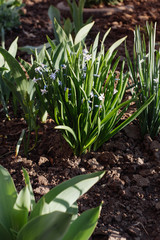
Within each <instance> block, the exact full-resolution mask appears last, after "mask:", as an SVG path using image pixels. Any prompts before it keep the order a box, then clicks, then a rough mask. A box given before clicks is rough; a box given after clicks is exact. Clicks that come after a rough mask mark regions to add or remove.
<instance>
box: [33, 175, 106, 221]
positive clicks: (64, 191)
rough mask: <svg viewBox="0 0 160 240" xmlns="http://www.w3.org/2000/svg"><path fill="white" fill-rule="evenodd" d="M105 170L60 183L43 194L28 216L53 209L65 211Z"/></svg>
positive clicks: (34, 215) (41, 213)
mask: <svg viewBox="0 0 160 240" xmlns="http://www.w3.org/2000/svg"><path fill="white" fill-rule="evenodd" d="M104 174H105V171H100V172H96V173H91V174H85V175H80V176H76V177H74V178H72V179H70V180H68V181H66V182H63V183H61V184H60V185H58V186H56V187H55V188H53V189H52V190H50V191H49V192H48V193H47V194H46V195H44V196H43V197H42V198H41V199H40V200H39V202H38V203H37V204H36V206H35V208H34V209H33V211H32V212H31V216H30V218H31V219H32V218H34V217H36V216H39V215H43V214H46V213H49V212H53V211H57V210H58V211H62V212H66V211H67V209H69V208H70V207H71V206H72V205H73V203H74V202H75V201H76V200H77V199H78V198H79V197H80V196H81V195H83V194H84V193H86V192H87V191H88V190H89V189H90V188H91V187H92V186H93V185H94V184H95V183H96V182H97V181H98V180H100V179H101V178H102V177H103V175H104Z"/></svg>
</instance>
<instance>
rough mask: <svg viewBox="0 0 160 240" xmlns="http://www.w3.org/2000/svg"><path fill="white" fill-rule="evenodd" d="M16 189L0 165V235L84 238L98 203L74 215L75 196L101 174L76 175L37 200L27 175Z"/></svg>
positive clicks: (13, 239)
mask: <svg viewBox="0 0 160 240" xmlns="http://www.w3.org/2000/svg"><path fill="white" fill-rule="evenodd" d="M23 174H24V179H25V187H24V188H23V189H22V190H21V191H20V192H19V193H17V191H16V188H15V185H14V182H13V180H12V178H11V176H10V174H9V173H8V171H7V170H6V169H5V168H4V167H2V166H1V165H0V213H1V214H0V236H1V239H7V240H28V239H29V240H35V239H39V240H42V239H47V240H50V239H54V240H70V239H72V240H87V239H89V237H90V236H91V234H92V232H93V231H94V228H95V226H96V223H97V221H98V218H99V215H100V211H101V205H100V206H99V207H96V208H93V209H89V210H87V211H85V212H83V213H82V214H81V215H80V216H78V215H77V214H78V206H77V203H76V200H77V199H78V198H79V197H80V196H81V195H83V194H84V193H85V192H87V191H88V190H89V189H90V188H91V187H92V186H93V185H94V184H95V183H96V182H97V181H98V180H100V179H101V178H102V177H103V175H104V174H105V172H104V171H101V172H97V173H92V174H87V175H80V176H76V177H74V178H72V179H70V180H68V181H66V182H63V183H61V184H59V185H58V186H56V187H55V188H53V189H51V190H50V191H49V192H48V193H47V194H46V195H44V196H43V197H42V198H41V199H40V200H39V201H38V202H37V203H36V202H35V197H34V194H33V189H32V186H31V183H30V179H29V175H28V173H27V171H26V170H25V169H23Z"/></svg>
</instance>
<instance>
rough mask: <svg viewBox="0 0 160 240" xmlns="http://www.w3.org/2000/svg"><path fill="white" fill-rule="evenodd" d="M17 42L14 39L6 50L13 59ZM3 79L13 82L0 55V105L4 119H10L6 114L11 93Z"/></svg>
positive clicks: (14, 105)
mask: <svg viewBox="0 0 160 240" xmlns="http://www.w3.org/2000/svg"><path fill="white" fill-rule="evenodd" d="M17 41H18V38H16V39H15V40H14V41H13V42H12V44H11V46H10V47H9V50H8V52H9V53H10V54H11V55H12V57H14V58H15V57H16V53H17V47H18V46H17ZM3 77H5V78H6V79H8V81H10V82H11V81H12V80H13V79H12V76H11V71H10V68H9V66H8V64H7V62H6V61H5V59H4V58H3V56H2V55H0V102H1V104H2V106H3V110H4V111H5V113H6V117H7V118H8V119H10V117H9V114H8V108H7V105H8V101H9V98H11V91H10V89H9V88H8V87H7V85H6V84H5V82H4V81H3ZM12 99H13V107H14V109H16V104H14V103H15V102H16V101H15V98H14V96H12Z"/></svg>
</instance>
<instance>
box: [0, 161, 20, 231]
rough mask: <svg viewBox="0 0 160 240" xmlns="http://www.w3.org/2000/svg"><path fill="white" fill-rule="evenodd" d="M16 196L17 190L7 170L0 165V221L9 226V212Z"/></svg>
mask: <svg viewBox="0 0 160 240" xmlns="http://www.w3.org/2000/svg"><path fill="white" fill-rule="evenodd" d="M16 198H17V191H16V188H15V185H14V182H13V180H12V178H11V176H10V174H9V172H8V171H7V170H6V169H5V168H4V167H2V166H1V165H0V223H1V224H3V225H4V226H5V227H6V229H10V228H11V212H12V209H13V206H14V204H15V201H16Z"/></svg>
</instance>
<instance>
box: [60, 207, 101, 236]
mask: <svg viewBox="0 0 160 240" xmlns="http://www.w3.org/2000/svg"><path fill="white" fill-rule="evenodd" d="M100 211H101V205H100V206H99V207H96V208H93V209H89V210H87V211H85V212H83V213H82V214H81V215H80V216H79V217H78V218H77V219H76V220H75V221H74V222H73V223H72V224H71V226H70V227H69V230H68V231H67V233H66V234H65V236H64V238H63V240H71V239H72V240H88V239H89V238H90V236H91V235H92V233H93V231H94V229H95V227H96V224H97V221H98V218H99V215H100Z"/></svg>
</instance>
